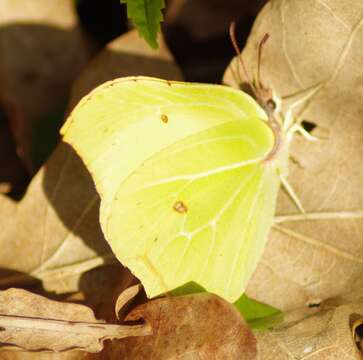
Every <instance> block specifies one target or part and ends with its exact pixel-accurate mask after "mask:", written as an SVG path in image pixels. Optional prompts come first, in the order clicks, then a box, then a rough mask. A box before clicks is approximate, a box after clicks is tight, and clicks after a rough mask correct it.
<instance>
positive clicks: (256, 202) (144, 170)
mask: <svg viewBox="0 0 363 360" xmlns="http://www.w3.org/2000/svg"><path fill="white" fill-rule="evenodd" d="M264 116H265V115H264V113H263V111H262V110H261V109H260V107H259V106H258V105H257V104H256V103H255V102H254V101H253V100H252V99H251V98H250V97H249V96H248V95H246V94H244V93H242V92H240V91H236V90H233V89H229V88H226V87H223V86H216V85H203V84H187V83H179V82H166V81H163V80H158V79H152V78H144V77H143V78H125V79H120V80H117V81H114V82H111V83H107V84H105V85H104V86H101V87H99V88H97V89H96V90H95V91H93V92H92V93H91V94H90V95H89V96H87V97H86V98H85V99H83V100H82V101H81V102H80V104H79V105H78V106H77V107H76V108H75V110H74V111H73V112H72V114H71V116H70V118H69V119H68V121H67V123H66V124H65V127H64V128H63V129H62V132H63V133H64V139H65V141H67V142H69V143H71V144H72V145H73V146H74V147H75V149H76V151H77V152H78V153H79V154H80V156H81V158H82V159H83V160H84V162H85V163H86V165H87V167H88V168H89V170H90V172H91V174H92V176H93V178H94V181H95V184H96V187H97V189H98V191H99V193H100V195H101V212H100V222H101V226H102V229H103V232H104V234H105V237H106V239H107V240H108V242H109V243H110V245H111V247H112V249H113V251H114V253H115V255H116V256H117V258H118V259H119V260H120V261H121V262H122V263H123V264H124V265H125V266H127V267H129V268H130V269H131V271H132V272H133V273H134V274H135V275H136V276H137V277H139V278H140V280H141V282H142V283H143V285H144V287H145V289H146V292H147V294H148V296H149V297H153V296H156V295H159V294H161V293H165V292H166V291H169V290H172V289H174V288H176V287H178V286H181V285H183V284H185V283H187V282H189V281H195V282H196V283H198V284H199V285H201V286H202V287H204V288H205V289H207V290H208V291H210V292H214V293H217V294H219V295H220V296H222V297H224V298H225V299H228V300H229V301H232V302H233V301H235V300H236V299H238V298H239V297H240V295H241V294H242V293H243V291H244V289H245V287H246V285H247V282H248V280H249V278H250V276H251V274H252V272H253V271H254V269H255V267H256V264H257V261H258V259H259V258H260V256H261V253H262V251H263V248H264V245H265V241H266V236H267V232H268V230H269V227H270V225H271V222H272V218H273V213H274V210H275V201H276V194H277V191H278V185H279V184H278V183H279V182H278V176H277V173H276V167H275V166H274V165H273V164H271V163H270V164H265V163H263V162H262V159H263V158H264V157H265V156H266V154H267V153H268V152H269V151H270V150H271V148H272V146H273V142H274V139H273V134H272V132H271V130H270V128H269V127H268V125H267V124H266V123H265V122H264V121H263V120H262V119H261V118H262V117H264Z"/></svg>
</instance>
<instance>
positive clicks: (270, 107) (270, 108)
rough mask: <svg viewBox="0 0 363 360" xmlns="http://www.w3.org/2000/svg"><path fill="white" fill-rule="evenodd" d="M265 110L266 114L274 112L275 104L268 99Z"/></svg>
mask: <svg viewBox="0 0 363 360" xmlns="http://www.w3.org/2000/svg"><path fill="white" fill-rule="evenodd" d="M266 110H267V111H268V113H272V112H274V111H275V110H276V103H275V101H274V100H272V99H268V100H267V102H266Z"/></svg>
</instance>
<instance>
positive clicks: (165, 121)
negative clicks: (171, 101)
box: [160, 114, 169, 124]
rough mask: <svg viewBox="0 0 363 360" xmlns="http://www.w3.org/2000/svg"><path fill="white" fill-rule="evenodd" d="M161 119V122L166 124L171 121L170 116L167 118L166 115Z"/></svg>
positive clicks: (162, 115)
mask: <svg viewBox="0 0 363 360" xmlns="http://www.w3.org/2000/svg"><path fill="white" fill-rule="evenodd" d="M160 118H161V121H162V122H163V123H164V124H167V123H168V121H169V118H168V116H167V115H165V114H161V116H160Z"/></svg>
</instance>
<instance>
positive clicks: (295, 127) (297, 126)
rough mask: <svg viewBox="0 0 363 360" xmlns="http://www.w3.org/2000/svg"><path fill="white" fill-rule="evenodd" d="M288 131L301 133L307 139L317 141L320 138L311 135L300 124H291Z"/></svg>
mask: <svg viewBox="0 0 363 360" xmlns="http://www.w3.org/2000/svg"><path fill="white" fill-rule="evenodd" d="M289 132H291V134H293V133H295V132H297V133H299V134H300V135H302V136H303V137H304V138H305V139H306V140H308V141H319V140H320V139H319V138H317V137H316V136H314V135H311V134H310V133H309V132H308V131H306V130H305V129H304V128H303V127H302V126H301V125H300V124H298V123H295V124H294V125H292V126H291V127H290V129H289Z"/></svg>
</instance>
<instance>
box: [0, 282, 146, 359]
mask: <svg viewBox="0 0 363 360" xmlns="http://www.w3.org/2000/svg"><path fill="white" fill-rule="evenodd" d="M0 329H1V332H0V343H1V345H2V349H3V350H4V349H7V350H9V349H12V350H22V351H24V350H28V351H67V350H83V351H87V352H98V351H100V350H102V348H103V341H104V340H107V339H120V338H124V337H127V336H132V337H135V336H146V335H149V334H150V331H151V328H150V326H149V325H147V324H146V325H134V326H125V325H114V324H105V323H104V322H103V321H99V320H96V318H95V316H94V314H93V312H92V310H91V309H90V308H88V307H86V306H84V305H78V304H71V303H62V302H58V301H53V300H49V299H47V298H45V297H43V296H40V295H35V294H32V293H30V292H27V291H25V290H21V289H9V290H6V291H2V292H0Z"/></svg>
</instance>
